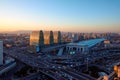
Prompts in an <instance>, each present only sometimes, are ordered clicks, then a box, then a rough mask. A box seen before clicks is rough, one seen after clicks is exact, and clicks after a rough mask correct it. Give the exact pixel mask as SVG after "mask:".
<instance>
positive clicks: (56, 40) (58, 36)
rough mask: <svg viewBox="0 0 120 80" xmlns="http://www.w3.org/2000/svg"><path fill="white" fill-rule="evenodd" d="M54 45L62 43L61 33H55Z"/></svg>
mask: <svg viewBox="0 0 120 80" xmlns="http://www.w3.org/2000/svg"><path fill="white" fill-rule="evenodd" d="M53 33H54V43H61V32H60V31H54V32H53Z"/></svg>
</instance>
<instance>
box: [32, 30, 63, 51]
mask: <svg viewBox="0 0 120 80" xmlns="http://www.w3.org/2000/svg"><path fill="white" fill-rule="evenodd" d="M54 43H56V44H57V43H61V32H60V31H56V32H53V31H42V30H41V31H33V32H32V33H31V34H30V49H32V51H33V52H36V51H37V52H39V50H40V49H41V48H42V47H43V46H45V45H53V44H54Z"/></svg>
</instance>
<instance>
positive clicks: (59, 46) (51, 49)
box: [41, 44, 66, 53]
mask: <svg viewBox="0 0 120 80" xmlns="http://www.w3.org/2000/svg"><path fill="white" fill-rule="evenodd" d="M65 46H66V44H61V45H56V46H50V47H46V48H42V49H41V52H43V53H44V52H50V51H53V50H54V49H58V50H59V49H60V48H62V47H65Z"/></svg>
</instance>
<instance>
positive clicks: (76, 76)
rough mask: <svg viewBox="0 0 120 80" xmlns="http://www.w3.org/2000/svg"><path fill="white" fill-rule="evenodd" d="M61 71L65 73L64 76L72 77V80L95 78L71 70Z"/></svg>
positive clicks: (93, 79)
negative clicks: (73, 79)
mask: <svg viewBox="0 0 120 80" xmlns="http://www.w3.org/2000/svg"><path fill="white" fill-rule="evenodd" d="M61 71H62V72H64V73H66V74H69V75H70V76H72V77H73V78H75V79H77V80H96V79H95V78H93V77H91V76H89V75H86V74H83V73H80V72H76V71H74V70H72V69H69V70H68V69H67V70H61Z"/></svg>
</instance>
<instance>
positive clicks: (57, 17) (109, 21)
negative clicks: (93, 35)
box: [0, 0, 120, 33]
mask: <svg viewBox="0 0 120 80" xmlns="http://www.w3.org/2000/svg"><path fill="white" fill-rule="evenodd" d="M119 8H120V1H119V0H91V1H89V0H1V1H0V17H1V18H0V32H4V31H18V30H38V29H39V30H55V31H57V30H60V31H67V32H70V31H71V32H119V33H120V10H119Z"/></svg>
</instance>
